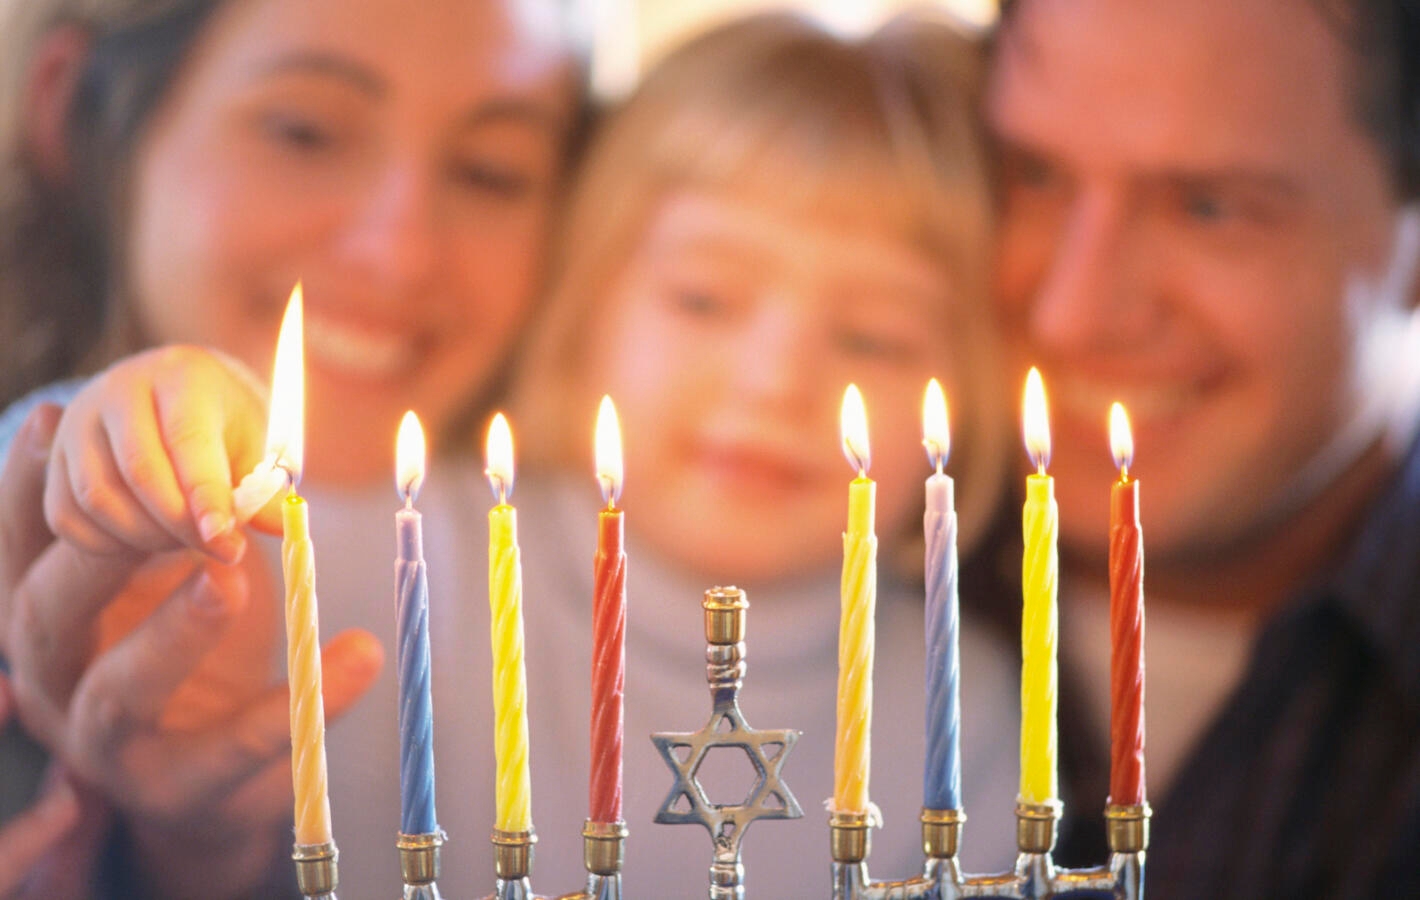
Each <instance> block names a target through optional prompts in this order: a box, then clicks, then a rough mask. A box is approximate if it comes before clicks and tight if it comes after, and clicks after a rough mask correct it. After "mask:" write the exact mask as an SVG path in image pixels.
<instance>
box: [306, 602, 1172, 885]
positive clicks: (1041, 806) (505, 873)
mask: <svg viewBox="0 0 1420 900" xmlns="http://www.w3.org/2000/svg"><path fill="white" fill-rule="evenodd" d="M702 606H703V609H704V626H705V640H706V650H705V660H706V666H705V670H706V671H705V677H706V681H707V682H708V685H709V688H710V699H711V712H710V718H709V719H708V720H707V721H706V723H705V725H704V726H703V727H701V729H700V730H699V731H694V732H657V733H656V734H653V735H651V740H652V741H653V742H654V743H655V745H656V748H657V749H658V750H659V751H660V754H661V757H662V758H663V759H664V760H665V761H666V764H667V766H669V767H670V769H671V771H672V773H673V774H674V779H675V780H674V783H673V784H672V786H671V789H670V791H669V792H668V794H667V795H666V799H665V801H664V802H663V803H662V804H661V807H660V809H659V810H658V811H657V812H656V816H655V821H656V822H657V823H659V824H665V825H686V824H696V825H701V826H703V827H704V828H705V829H706V831H708V832H709V834H710V837H711V844H712V848H713V849H712V853H711V862H710V867H709V879H708V880H709V887H708V893H707V896H708V897H709V898H710V900H743V898H744V897H745V887H746V885H745V869H744V865H743V863H742V862H741V855H740V850H741V845H742V842H743V840H744V836H745V833H746V832H747V830H748V828H749V826H750V825H751V824H753V823H754V822H756V821H759V820H760V819H797V818H799V817H801V816H802V815H803V811H802V810H801V809H800V807H799V803H798V801H797V800H796V799H795V798H794V794H793V792H792V791H791V790H790V788H789V785H788V783H787V782H786V781H785V780H784V777H783V769H784V766H785V764H786V762H787V760H788V757H789V753H790V751H791V750H793V748H794V745H795V743H796V742H797V741H798V739H799V737H800V733H799V732H798V731H794V730H792V729H773V730H758V729H755V728H752V727H751V726H750V724H749V722H748V721H747V720H746V718H745V715H744V713H743V712H742V710H741V709H740V701H739V694H740V690H741V689H742V688H743V686H744V681H745V674H746V671H747V666H746V662H745V656H746V647H745V635H746V626H747V621H746V620H747V616H748V611H749V602H748V600H747V599H746V597H745V593H744V591H742V590H739V589H737V588H733V587H730V588H719V587H717V588H713V589H711V590H709V591H706V592H705V599H704V601H703V604H702ZM722 747H725V748H736V749H739V750H742V751H744V752H745V754H746V755H747V756H748V758H749V760H750V762H751V764H752V765H753V766H754V770H755V776H756V780H755V783H754V786H753V788H752V789H751V790H750V791H749V795H748V797H747V798H746V799H745V801H744V802H743V803H741V804H737V805H731V804H717V803H712V802H711V801H710V800H709V798H708V796H707V794H706V792H705V789H704V788H703V787H702V785H701V783H700V781H699V778H698V777H697V771H698V769H699V766H700V763H701V762H702V761H703V760H704V759H705V757H706V755H707V754H708V753H709V752H710V751H711V750H714V749H716V748H722ZM1062 811H1063V808H1062V805H1061V804H1060V803H1059V802H1058V801H1052V802H1048V803H1018V804H1017V805H1016V844H1017V847H1018V849H1019V851H1020V852H1019V855H1018V857H1017V859H1016V865H1015V868H1014V869H1013V870H1012V871H1009V872H1000V873H995V874H987V875H967V874H963V872H962V868H961V864H960V861H959V859H958V850H959V848H960V847H961V840H962V832H963V829H964V827H965V822H966V813H965V811H964V810H961V809H923V810H922V817H921V821H922V850H923V857H924V860H923V866H922V872H921V873H920V874H917V875H913V876H911V877H909V878H906V879H903V880H900V881H873V880H872V879H871V878H870V877H869V874H868V855H869V853H870V850H871V840H870V829H871V822H870V821H869V816H868V815H867V814H864V813H843V812H833V813H830V815H829V824H828V831H829V841H828V843H829V852H830V855H831V858H832V876H831V881H830V884H829V896H830V897H832V898H833V900H956V898H962V897H982V898H991V897H995V898H1012V900H1040V898H1047V897H1048V898H1076V900H1086V898H1116V900H1142V898H1143V896H1144V858H1145V855H1146V850H1147V849H1148V844H1149V816H1150V811H1149V806H1148V804H1147V803H1144V804H1141V805H1137V806H1125V805H1116V804H1110V805H1108V806H1107V807H1106V809H1105V825H1106V834H1107V838H1108V841H1109V850H1110V856H1109V860H1108V861H1107V862H1106V863H1105V864H1103V865H1101V866H1097V867H1095V868H1089V869H1061V868H1056V866H1055V864H1054V861H1053V860H1052V858H1051V853H1052V851H1053V850H1054V847H1055V838H1056V832H1057V828H1058V825H1059V822H1060V817H1061V814H1062ZM626 837H627V828H626V825H625V823H623V822H593V821H588V822H587V823H586V824H585V826H584V827H583V829H582V841H583V864H584V866H585V868H586V871H587V881H586V884H585V886H584V887H583V889H582V890H580V891H576V892H573V893H568V894H561V895H555V900H621V896H622V893H621V870H622V865H623V860H624V855H625V854H624V849H625V841H626ZM536 840H537V838H536V835H535V834H533V833H532V832H531V831H527V832H502V831H495V832H494V833H493V837H492V843H493V851H494V871H495V879H494V889H493V893H492V894H489V895H487V897H486V898H485V900H551V898H546V897H544V896H543V895H540V894H536V893H534V891H533V889H532V887H531V883H530V882H531V873H532V862H533V845H534V844H535V843H536ZM442 844H443V836H442V834H419V835H409V834H401V835H400V836H399V838H398V840H397V842H396V846H397V847H398V850H399V856H400V868H401V871H402V875H403V879H404V894H403V898H404V900H441V895H440V894H439V888H438V885H437V879H438V876H439V855H440V850H441V847H442ZM336 855H337V854H336V849H335V845H334V844H333V843H332V844H321V845H313V846H306V845H297V846H296V848H295V852H294V853H293V859H294V860H295V862H296V872H297V877H298V881H299V884H300V889H301V892H302V894H304V895H305V897H306V898H307V900H335V890H336V888H337V881H338V877H337V869H336ZM812 891H813V889H812V887H811V886H810V882H809V881H808V880H806V881H805V894H804V896H810V895H811V893H812Z"/></svg>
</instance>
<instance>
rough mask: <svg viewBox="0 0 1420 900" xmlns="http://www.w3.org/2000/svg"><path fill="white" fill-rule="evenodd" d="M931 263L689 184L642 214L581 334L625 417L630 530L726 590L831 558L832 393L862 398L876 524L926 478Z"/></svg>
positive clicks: (935, 331) (937, 326)
mask: <svg viewBox="0 0 1420 900" xmlns="http://www.w3.org/2000/svg"><path fill="white" fill-rule="evenodd" d="M948 289H949V286H948V284H947V283H946V279H945V276H944V273H943V271H942V269H941V268H940V266H938V265H934V264H933V262H932V261H931V260H929V259H928V258H927V256H926V255H925V254H923V253H922V252H920V251H918V250H916V249H915V248H913V247H912V246H911V245H910V244H909V243H908V242H907V241H906V240H905V239H903V238H901V237H899V235H898V234H897V232H896V231H895V230H892V229H888V228H886V227H885V226H882V225H880V224H879V225H875V223H873V222H872V221H864V220H862V219H858V220H854V221H825V220H823V219H822V218H813V217H810V216H806V215H803V214H800V213H792V212H787V211H784V210H782V209H776V208H775V207H773V206H771V205H767V204H765V203H762V202H754V201H749V200H745V199H740V198H734V199H732V198H730V197H728V196H725V195H722V194H713V193H707V192H701V191H691V190H684V191H679V192H672V193H671V194H669V195H667V197H666V198H665V199H664V201H663V202H662V203H661V205H660V206H659V207H657V208H656V210H655V211H654V212H653V213H652V216H651V218H650V221H649V224H648V227H647V230H646V232H645V234H644V236H643V239H642V240H641V242H640V244H639V246H638V247H636V248H635V249H634V250H633V251H632V254H631V256H630V258H629V261H628V263H627V265H626V267H625V269H624V270H623V272H622V273H621V276H620V278H619V279H618V280H617V281H616V282H615V283H614V285H613V287H612V288H611V291H612V293H611V296H610V297H609V298H608V301H609V302H607V303H606V304H605V305H604V306H605V309H606V310H607V313H606V315H605V317H604V318H602V319H600V320H599V321H598V323H597V325H596V326H595V328H594V333H593V334H592V335H590V338H591V341H590V344H589V346H590V347H592V348H594V349H593V350H592V351H591V352H592V353H593V361H592V365H591V372H592V377H591V379H590V380H589V382H590V383H591V384H594V385H596V386H597V387H598V388H599V389H600V388H602V387H605V389H606V390H607V391H608V392H610V393H611V395H612V397H613V399H615V401H616V403H617V406H618V410H619V411H620V413H621V419H622V428H623V433H624V445H625V453H626V492H625V497H624V506H625V507H626V510H627V516H628V519H629V521H630V522H631V523H633V528H634V529H635V530H636V532H637V534H638V535H640V536H642V537H643V538H644V539H645V540H646V541H647V542H648V543H650V544H652V545H653V546H655V547H656V548H657V549H658V550H659V551H661V552H662V554H663V555H665V556H667V557H668V558H670V559H671V560H673V561H675V562H677V563H679V564H681V565H684V566H688V567H690V568H691V569H693V570H695V571H697V572H699V573H703V574H704V575H705V576H706V577H707V578H711V579H719V580H720V581H721V582H730V581H737V582H740V583H745V582H748V581H753V580H759V581H761V582H763V581H768V580H773V579H774V578H777V577H781V576H786V575H793V574H796V573H799V572H802V571H804V570H805V569H807V568H811V567H816V566H820V565H823V564H825V563H829V562H830V561H831V560H833V559H834V558H836V557H837V556H838V555H839V554H840V553H841V552H842V539H841V535H842V532H843V528H844V524H845V520H846V515H847V502H848V501H847V497H848V490H847V486H848V482H849V481H850V480H851V479H852V478H853V476H854V474H855V473H854V472H853V470H852V468H851V467H850V466H849V464H848V462H847V461H846V460H845V459H844V457H843V454H842V451H841V450H840V443H839V426H838V415H839V406H840V404H841V401H842V396H843V389H844V388H845V387H846V386H847V385H848V383H849V382H850V381H851V382H856V383H857V384H858V386H859V387H860V388H861V389H862V391H863V395H864V398H865V401H866V404H867V409H868V422H869V428H870V431H871V443H872V454H873V468H872V471H871V473H870V474H871V475H872V476H874V477H875V478H876V479H877V480H878V523H879V524H878V533H879V534H880V535H890V534H891V533H892V530H894V529H900V528H903V527H906V517H907V516H908V515H909V514H910V513H911V512H912V511H913V510H915V509H916V508H917V505H918V504H919V503H920V497H921V491H922V479H923V478H924V477H925V476H926V474H927V471H928V469H927V463H926V457H925V456H924V454H923V451H922V446H921V419H920V416H921V397H922V392H923V389H924V388H925V386H926V381H927V379H928V378H929V377H931V376H933V375H936V376H938V377H941V376H942V374H943V370H944V368H945V367H946V366H947V365H948V363H949V362H950V358H949V342H948V328H949V322H948V315H947V312H946V310H947V308H948Z"/></svg>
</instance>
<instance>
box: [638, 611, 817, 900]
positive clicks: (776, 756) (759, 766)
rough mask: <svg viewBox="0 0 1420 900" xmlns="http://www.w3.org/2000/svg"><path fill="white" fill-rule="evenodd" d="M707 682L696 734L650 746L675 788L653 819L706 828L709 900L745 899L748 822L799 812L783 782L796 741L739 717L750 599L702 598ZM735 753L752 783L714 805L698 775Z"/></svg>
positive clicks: (793, 734) (664, 735)
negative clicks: (717, 754) (706, 710)
mask: <svg viewBox="0 0 1420 900" xmlns="http://www.w3.org/2000/svg"><path fill="white" fill-rule="evenodd" d="M703 605H704V607H705V638H706V642H707V644H708V646H707V649H706V651H705V656H706V667H705V678H706V680H707V681H708V682H709V684H710V697H711V701H712V706H713V708H712V711H711V713H710V719H709V721H707V722H706V723H705V726H704V727H703V728H701V729H700V730H699V731H694V732H670V731H666V732H657V733H656V734H653V735H651V741H652V742H653V743H654V744H655V745H656V749H657V750H658V751H660V754H661V758H662V759H664V760H665V761H666V765H668V766H670V768H671V771H672V772H673V773H675V784H674V785H673V786H672V787H671V790H670V793H669V794H667V795H666V799H665V802H664V803H662V804H661V808H660V810H659V811H658V812H657V813H656V822H658V823H660V824H662V825H692V824H698V825H703V826H705V829H706V830H707V831H709V832H710V838H711V840H712V842H713V843H714V860H713V862H712V864H711V866H710V894H709V896H710V897H711V898H712V900H733V898H743V897H744V866H743V865H742V864H741V863H740V841H741V839H742V838H743V837H744V833H745V829H746V828H748V827H749V825H750V823H752V822H755V821H757V820H759V819H797V818H800V817H801V816H803V814H804V812H803V810H802V809H800V808H799V802H798V801H797V800H795V799H794V794H793V792H791V791H790V790H789V785H788V784H787V783H786V782H785V781H784V779H783V774H782V772H783V768H784V762H785V760H786V759H787V758H788V756H789V751H790V750H792V749H793V748H794V744H795V742H796V741H798V739H799V734H800V732H798V731H795V730H793V729H787V728H782V729H776V730H773V731H758V730H756V729H754V728H751V727H750V725H749V723H748V722H747V721H745V717H744V713H742V712H741V711H740V706H739V690H740V687H741V686H742V685H743V684H744V675H745V662H744V656H745V646H744V631H745V613H746V610H748V608H749V601H747V600H746V599H745V595H744V591H741V590H738V589H736V588H733V587H729V588H714V589H712V590H709V591H706V592H705V602H704V604H703ZM720 747H729V748H738V749H739V750H740V751H742V752H743V753H744V754H745V755H746V756H747V757H748V759H749V762H750V763H751V764H752V765H753V766H754V770H755V776H756V777H755V782H754V786H753V787H752V788H751V789H750V791H749V794H748V796H747V797H746V798H745V800H744V801H743V802H742V803H740V804H737V805H730V804H721V803H714V802H712V801H711V800H710V798H709V797H708V796H706V793H705V789H704V788H703V787H702V786H701V784H700V781H699V779H698V778H697V777H696V772H697V771H698V770H699V768H700V766H701V764H702V763H703V762H704V761H705V758H706V755H707V754H708V753H709V752H710V751H711V750H714V749H716V748H720Z"/></svg>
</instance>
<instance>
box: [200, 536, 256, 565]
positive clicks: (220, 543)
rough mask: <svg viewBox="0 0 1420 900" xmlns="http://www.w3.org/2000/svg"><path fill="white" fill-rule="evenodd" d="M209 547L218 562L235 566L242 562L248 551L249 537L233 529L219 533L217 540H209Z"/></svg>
mask: <svg viewBox="0 0 1420 900" xmlns="http://www.w3.org/2000/svg"><path fill="white" fill-rule="evenodd" d="M207 547H208V549H209V550H210V551H211V553H212V555H213V557H215V558H216V559H217V561H218V562H221V563H225V564H226V565H229V566H234V565H236V564H237V563H239V562H241V559H242V556H243V555H244V554H245V553H246V549H247V537H246V535H245V534H242V533H241V532H240V531H237V530H235V529H233V530H231V531H227V532H224V533H222V534H219V535H218V536H217V538H216V539H215V540H211V541H208V542H207Z"/></svg>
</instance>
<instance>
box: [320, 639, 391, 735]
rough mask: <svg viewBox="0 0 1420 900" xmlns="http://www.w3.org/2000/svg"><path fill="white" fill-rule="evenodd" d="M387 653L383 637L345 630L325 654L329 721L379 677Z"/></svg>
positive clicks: (323, 689) (324, 683)
mask: <svg viewBox="0 0 1420 900" xmlns="http://www.w3.org/2000/svg"><path fill="white" fill-rule="evenodd" d="M384 663H385V650H384V647H383V646H382V645H381V644H380V641H379V638H377V637H375V636H374V635H373V634H371V633H370V632H368V631H365V630H363V629H360V628H351V629H350V630H348V631H342V632H341V633H340V634H337V635H336V636H335V637H333V638H331V639H330V642H329V643H327V644H326V645H325V649H323V650H322V651H321V669H322V683H321V694H322V699H323V700H324V701H325V715H326V718H327V719H330V720H333V719H338V718H340V717H341V716H342V715H344V714H345V713H346V712H347V711H348V710H349V709H350V708H351V707H352V706H354V705H355V701H357V700H359V699H360V698H361V697H363V696H364V695H365V692H366V691H368V690H369V689H370V687H371V686H372V685H373V684H374V683H375V679H376V678H378V677H379V674H380V669H382V668H384Z"/></svg>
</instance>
